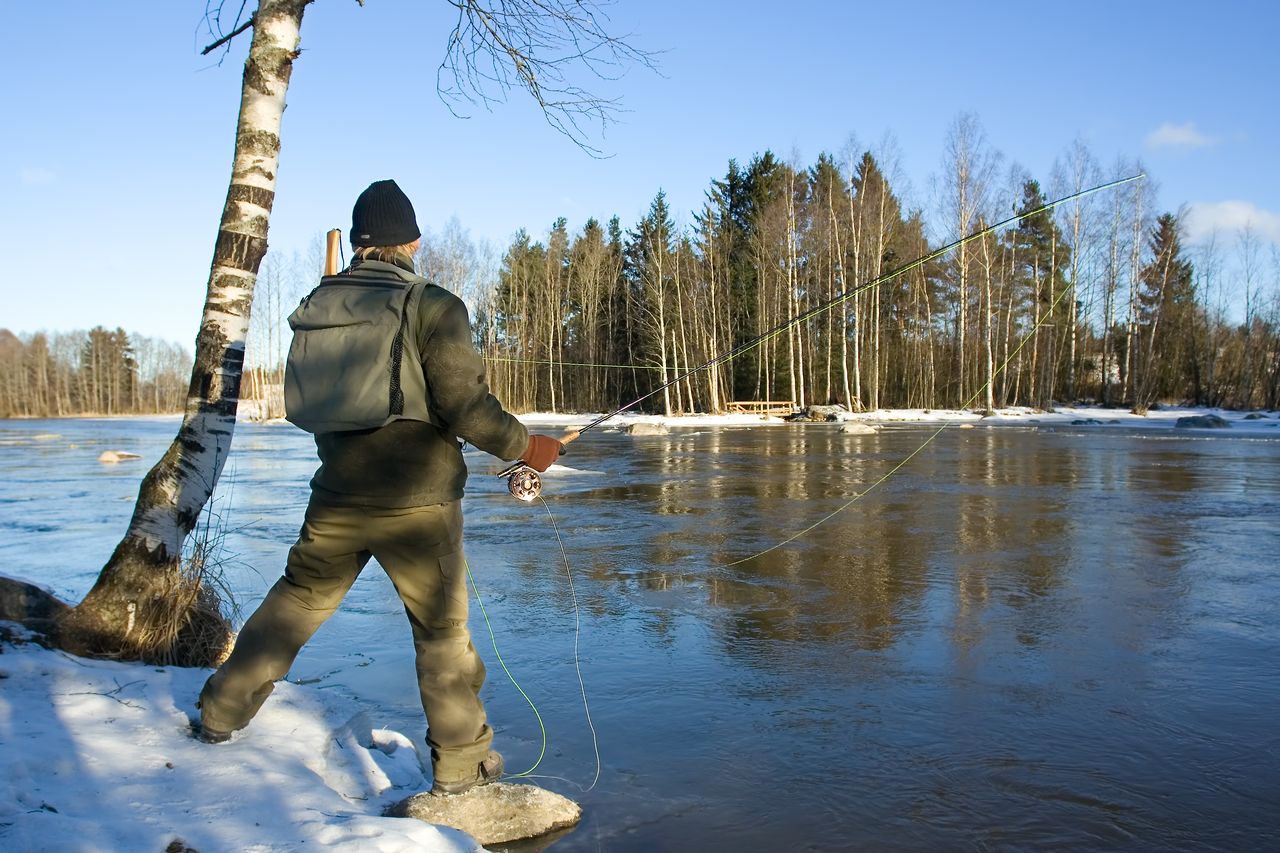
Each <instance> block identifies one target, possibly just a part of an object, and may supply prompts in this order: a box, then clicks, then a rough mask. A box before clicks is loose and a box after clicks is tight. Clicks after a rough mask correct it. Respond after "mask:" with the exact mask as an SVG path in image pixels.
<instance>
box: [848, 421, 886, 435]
mask: <svg viewBox="0 0 1280 853" xmlns="http://www.w3.org/2000/svg"><path fill="white" fill-rule="evenodd" d="M840 431H841V432H842V433H844V434H845V435H875V434H876V433H877V432H879V430H877V429H876V428H875V427H873V426H872V425H871V424H865V423H863V422H862V421H846V422H845V423H842V424H840Z"/></svg>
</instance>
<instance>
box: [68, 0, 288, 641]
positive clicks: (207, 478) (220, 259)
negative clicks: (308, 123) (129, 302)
mask: <svg viewBox="0 0 1280 853" xmlns="http://www.w3.org/2000/svg"><path fill="white" fill-rule="evenodd" d="M309 2H310V0H263V1H262V3H261V4H260V6H259V9H258V11H257V13H256V15H255V16H254V25H253V41H252V43H251V45H250V49H249V56H248V59H247V60H246V62H245V70H244V76H243V84H242V89H241V102H240V115H239V121H238V124H237V128H236V145H235V158H234V161H233V165H232V171H231V182H230V186H229V187H228V191H227V199H226V203H225V206H224V208H223V214H222V221H221V224H220V225H219V228H218V239H217V243H216V244H215V248H214V255H213V263H212V265H211V268H210V272H209V281H208V287H207V295H206V299H205V305H204V313H203V316H202V318H201V321H200V334H199V336H198V338H197V340H196V356H195V365H194V367H193V368H192V373H191V384H190V388H189V391H188V397H187V404H186V411H185V413H184V416H183V420H182V425H181V427H180V428H179V430H178V435H177V437H176V438H175V439H174V442H173V444H172V445H170V447H169V449H168V451H167V452H166V453H165V454H164V456H163V457H162V458H161V460H160V461H159V462H158V463H157V464H156V465H155V467H154V468H152V469H151V471H150V472H149V473H148V474H147V476H146V477H145V478H144V480H143V482H142V486H141V488H140V489H139V493H138V501H137V504H136V505H135V508H134V514H133V519H132V521H131V522H130V524H129V529H128V531H127V532H126V533H125V536H124V539H123V540H122V541H121V542H120V544H119V545H118V546H117V547H116V550H115V552H114V553H113V554H112V556H111V558H110V560H109V561H108V562H107V564H106V566H105V567H104V568H103V570H102V572H101V574H100V575H99V577H98V581H97V583H96V584H95V585H94V587H93V589H92V590H90V592H89V594H88V596H86V597H85V600H84V601H83V602H82V603H81V604H80V605H79V606H78V607H77V608H75V610H74V611H73V613H72V614H71V616H70V617H69V622H68V623H67V624H66V625H65V626H64V627H66V628H68V629H70V630H71V631H74V632H75V633H76V634H77V635H78V636H79V637H80V638H81V640H82V641H83V643H84V646H85V648H86V650H91V651H92V650H110V648H111V647H112V645H113V644H116V643H118V641H119V639H120V638H122V637H123V635H124V633H125V631H124V626H125V625H126V624H127V622H126V619H127V616H126V609H127V607H128V605H130V604H132V605H133V609H134V610H136V614H137V621H138V622H142V621H143V620H144V619H145V618H146V613H147V611H148V607H149V605H152V604H154V603H155V602H154V601H153V599H155V598H158V597H159V596H160V595H161V594H162V593H161V590H163V588H164V584H165V583H171V582H172V578H173V576H174V574H175V573H176V572H177V570H178V560H179V558H180V556H181V550H182V543H183V540H184V539H185V538H186V536H187V534H188V533H190V532H191V530H192V529H193V528H194V526H195V524H196V521H197V520H198V519H199V516H200V512H201V510H202V509H203V507H204V505H205V503H206V502H207V501H208V500H209V497H210V496H211V494H212V492H213V488H214V486H215V485H216V484H217V481H218V477H219V475H220V474H221V473H222V468H223V465H224V464H225V463H226V460H227V455H228V453H229V452H230V449H231V437H232V434H233V431H234V429H235V422H236V408H237V403H238V400H239V396H240V381H241V374H242V369H243V365H244V352H245V337H246V334H247V332H248V328H249V316H250V308H251V306H252V302H253V287H254V283H255V280H256V277H257V272H258V266H259V264H260V263H261V261H262V257H263V255H264V254H265V253H266V246H267V224H268V219H269V217H270V214H271V206H272V203H273V201H274V198H275V179H276V171H277V165H278V163H279V156H280V125H281V118H282V116H283V114H284V107H285V93H286V91H287V90H288V86H289V76H290V73H291V71H292V68H293V60H294V59H295V58H296V57H297V55H298V45H299V37H300V28H301V25H302V14H303V11H304V10H305V8H306V6H307V5H308V3H309ZM103 647H105V648H103Z"/></svg>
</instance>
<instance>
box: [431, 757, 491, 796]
mask: <svg viewBox="0 0 1280 853" xmlns="http://www.w3.org/2000/svg"><path fill="white" fill-rule="evenodd" d="M502 770H503V762H502V756H501V755H499V754H498V753H496V752H490V753H489V754H488V755H486V756H485V758H484V761H481V762H480V763H479V764H477V765H476V772H475V774H474V775H471V776H465V777H463V778H461V779H436V780H435V781H434V782H433V783H432V785H431V793H433V794H464V793H466V792H467V791H470V790H471V789H472V788H478V787H480V786H481V785H488V784H489V783H490V782H496V781H498V779H500V778H501V777H502Z"/></svg>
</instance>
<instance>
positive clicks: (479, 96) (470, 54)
mask: <svg viewBox="0 0 1280 853" xmlns="http://www.w3.org/2000/svg"><path fill="white" fill-rule="evenodd" d="M446 2H448V3H449V4H450V5H452V6H453V7H454V8H455V9H457V10H458V19H457V22H456V23H455V24H454V28H453V31H452V32H451V33H450V34H449V38H448V42H447V46H446V50H445V58H444V60H443V61H442V62H441V63H440V67H439V69H438V70H437V72H436V90H437V92H438V93H439V95H440V98H441V100H442V101H444V103H445V105H446V106H447V107H448V108H449V110H450V112H452V113H453V114H454V115H455V116H459V117H463V118H465V117H466V116H465V115H464V114H463V113H462V112H460V111H459V109H458V107H459V106H460V104H461V103H463V102H466V103H469V104H476V105H479V106H482V107H484V108H485V109H489V108H490V107H491V105H492V104H494V103H496V102H500V101H503V100H505V99H506V95H507V92H509V91H510V90H511V89H512V88H513V87H517V86H518V87H520V88H522V89H524V90H525V91H526V92H528V93H529V94H530V95H531V96H532V97H533V99H534V100H535V101H536V102H537V104H538V106H539V107H540V108H541V109H542V113H543V115H544V116H545V117H546V119H547V123H548V124H550V125H551V126H552V127H554V128H555V129H556V130H558V131H560V132H561V133H563V134H564V135H565V136H568V137H569V138H570V139H572V140H573V141H574V143H575V144H577V145H578V146H579V147H580V148H582V149H583V150H584V151H586V152H587V153H589V154H591V155H592V156H596V157H599V156H603V153H602V152H601V151H600V149H598V148H596V147H594V146H592V145H590V144H589V143H588V141H587V140H588V138H589V137H590V136H591V135H592V134H591V133H590V132H589V130H590V128H592V127H598V128H599V130H600V131H601V132H603V131H604V129H605V128H607V127H608V125H610V124H612V123H613V122H615V121H617V116H618V114H619V113H621V112H623V111H624V110H623V109H622V107H621V103H620V101H619V100H618V99H616V98H606V97H602V96H600V95H596V94H593V93H592V92H591V91H589V90H587V89H586V88H583V87H582V86H580V85H579V84H578V83H576V82H574V80H573V75H574V72H575V71H586V72H587V73H589V74H590V75H592V76H594V77H595V78H597V79H599V80H606V81H611V80H617V79H619V78H621V77H622V75H623V74H625V73H626V71H627V70H628V68H630V67H631V66H633V65H639V66H641V67H642V68H646V69H649V70H656V64H655V61H654V54H652V53H649V52H647V51H643V50H640V49H639V48H636V47H634V46H633V45H631V44H630V43H629V42H628V41H627V37H623V36H614V35H610V34H609V32H607V30H606V25H607V22H608V16H607V15H606V14H605V12H604V9H603V7H604V6H605V5H608V4H607V2H596V0H446Z"/></svg>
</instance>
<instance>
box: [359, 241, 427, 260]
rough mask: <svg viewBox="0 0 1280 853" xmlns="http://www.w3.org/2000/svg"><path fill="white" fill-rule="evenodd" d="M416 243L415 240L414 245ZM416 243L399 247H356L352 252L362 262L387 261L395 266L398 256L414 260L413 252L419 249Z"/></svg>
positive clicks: (403, 244)
mask: <svg viewBox="0 0 1280 853" xmlns="http://www.w3.org/2000/svg"><path fill="white" fill-rule="evenodd" d="M416 242H417V241H416V240H415V241H414V243H416ZM414 243H402V244H401V245H399V246H356V247H355V249H353V250H352V251H353V252H354V254H355V256H356V257H357V258H359V259H360V260H362V261H385V262H386V263H389V264H393V263H395V262H396V256H397V255H404V256H405V257H406V258H408V259H409V260H413V252H414V250H415V249H416V248H417V246H415V245H414Z"/></svg>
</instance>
